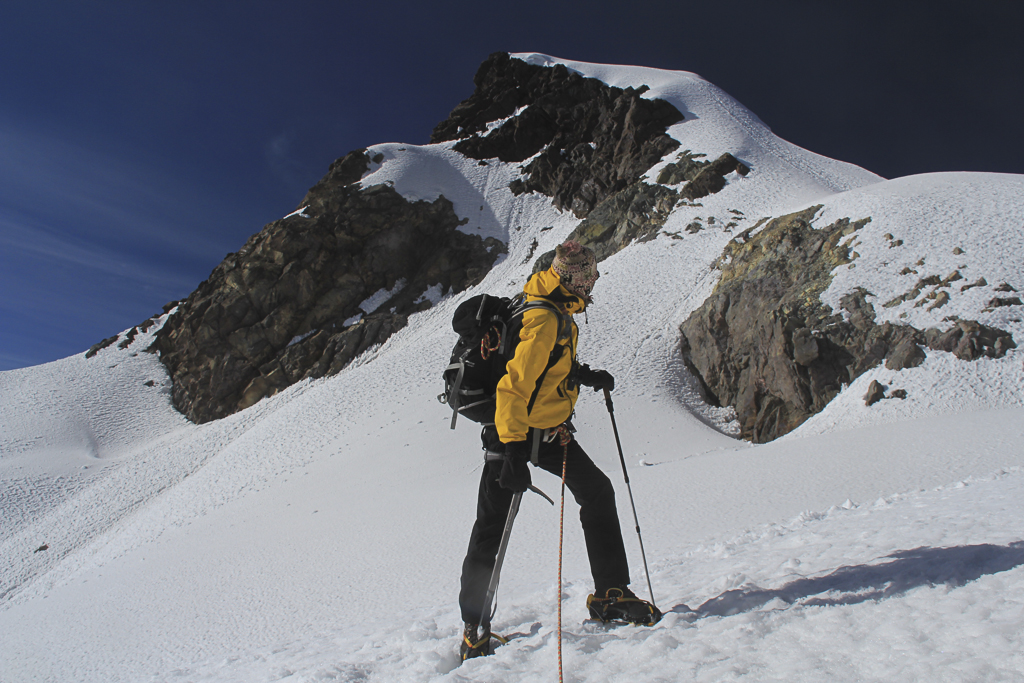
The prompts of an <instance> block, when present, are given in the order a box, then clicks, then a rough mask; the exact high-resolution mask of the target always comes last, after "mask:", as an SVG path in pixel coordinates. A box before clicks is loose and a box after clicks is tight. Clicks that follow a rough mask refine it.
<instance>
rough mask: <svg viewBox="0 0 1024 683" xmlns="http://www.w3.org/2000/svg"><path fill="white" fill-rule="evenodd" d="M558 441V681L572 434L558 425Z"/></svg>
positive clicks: (560, 672) (560, 678)
mask: <svg viewBox="0 0 1024 683" xmlns="http://www.w3.org/2000/svg"><path fill="white" fill-rule="evenodd" d="M559 430H560V431H561V433H560V434H559V441H560V442H561V444H562V507H561V510H559V512H558V683H564V679H563V678H562V537H563V531H564V530H565V463H566V461H567V460H568V459H569V441H571V440H572V435H571V434H570V433H569V430H568V429H565V427H559Z"/></svg>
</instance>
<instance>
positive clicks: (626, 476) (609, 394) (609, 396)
mask: <svg viewBox="0 0 1024 683" xmlns="http://www.w3.org/2000/svg"><path fill="white" fill-rule="evenodd" d="M604 402H605V405H607V406H608V415H609V417H611V419H612V432H614V434H615V446H616V448H618V449H619V462H620V463H622V478H623V479H625V480H626V490H627V491H629V505H630V507H632V508H633V522H634V523H635V524H636V537H637V538H639V539H640V557H642V558H643V560H644V574H645V575H646V576H647V590H648V591H649V592H650V594H651V604H652V605H653V604H655V602H654V589H653V588H651V573H650V572H649V571H648V570H647V553H645V552H644V537H643V536H641V535H640V519H639V518H638V517H637V516H636V503H634V502H633V488H632V487H631V486H630V485H629V474H628V473H627V472H626V457H625V456H624V455H622V443H621V442H620V441H619V428H618V426H617V425H616V424H615V408H614V407H612V392H610V391H608V389H607V388H605V390H604Z"/></svg>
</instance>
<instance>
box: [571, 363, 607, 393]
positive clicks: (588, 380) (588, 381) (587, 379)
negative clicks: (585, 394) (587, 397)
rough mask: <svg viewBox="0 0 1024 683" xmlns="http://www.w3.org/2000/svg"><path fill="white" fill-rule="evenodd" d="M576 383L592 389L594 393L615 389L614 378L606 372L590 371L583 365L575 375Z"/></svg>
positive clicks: (588, 367)
mask: <svg viewBox="0 0 1024 683" xmlns="http://www.w3.org/2000/svg"><path fill="white" fill-rule="evenodd" d="M576 381H577V382H579V383H580V384H582V385H583V386H586V387H594V391H601V390H602V389H607V390H608V391H613V390H614V389H615V378H614V377H612V373H610V372H608V371H607V370H591V369H590V366H589V365H587V364H586V363H584V364H583V365H581V366H580V367H579V370H578V371H577V373H576Z"/></svg>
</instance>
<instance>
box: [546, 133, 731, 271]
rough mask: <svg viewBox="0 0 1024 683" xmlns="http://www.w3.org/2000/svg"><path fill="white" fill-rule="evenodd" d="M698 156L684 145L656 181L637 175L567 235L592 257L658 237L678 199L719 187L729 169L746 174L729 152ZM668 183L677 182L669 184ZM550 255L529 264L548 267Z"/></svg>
mask: <svg viewBox="0 0 1024 683" xmlns="http://www.w3.org/2000/svg"><path fill="white" fill-rule="evenodd" d="M703 156H704V155H703V154H692V153H691V152H690V150H686V151H684V152H682V153H680V154H679V155H677V160H676V161H674V162H672V163H670V164H668V165H666V166H665V167H664V168H663V169H662V171H661V172H660V173H659V174H658V184H656V185H650V184H648V183H646V182H644V181H643V180H638V181H636V182H635V183H633V184H632V185H629V186H627V187H626V188H624V189H622V190H619V191H618V192H616V193H614V194H612V195H611V196H609V197H608V198H606V199H605V200H604V201H602V202H601V203H600V204H598V205H597V207H596V208H594V210H593V211H591V212H590V214H589V215H588V216H587V217H586V218H585V219H584V220H583V221H582V222H581V223H580V224H579V225H578V226H576V228H575V229H574V230H573V231H572V233H570V235H569V237H568V239H573V240H576V241H578V242H579V243H580V244H583V245H586V246H588V247H590V248H591V249H593V250H594V253H595V254H596V255H597V260H598V261H603V260H604V259H606V258H608V257H609V256H611V255H612V254H614V253H616V252H618V251H620V250H622V249H624V248H625V247H626V246H627V245H629V244H630V243H631V242H646V241H648V240H652V239H654V238H655V237H657V235H658V232H659V231H660V230H661V228H662V226H664V225H665V221H666V220H668V217H669V214H670V213H671V212H672V209H673V208H675V206H676V204H677V203H678V202H680V201H690V202H692V201H695V200H696V199H699V198H701V197H706V196H707V195H709V194H714V193H716V192H718V191H720V190H721V189H722V188H724V187H725V185H726V180H725V176H726V175H728V174H730V173H733V172H736V173H739V174H740V175H746V174H747V173H749V172H750V169H749V168H748V167H747V166H746V165H745V164H743V163H742V162H741V161H739V160H738V159H737V158H736V157H734V156H733V155H732V154H729V153H728V152H726V153H725V154H723V155H721V156H720V157H718V158H717V159H715V160H714V161H712V162H706V161H701V160H700V158H701V157H703ZM672 185H680V186H681V187H679V188H678V189H676V188H674V187H668V186H672ZM554 256H555V252H554V251H549V252H547V253H545V254H543V255H542V256H541V257H540V258H538V259H537V261H536V262H535V263H534V271H538V270H543V269H545V268H547V267H548V266H550V265H551V261H552V260H553V259H554Z"/></svg>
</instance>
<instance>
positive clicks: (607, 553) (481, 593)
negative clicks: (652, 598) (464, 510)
mask: <svg viewBox="0 0 1024 683" xmlns="http://www.w3.org/2000/svg"><path fill="white" fill-rule="evenodd" d="M532 437H533V430H530V436H529V438H528V441H529V440H530V439H532ZM483 440H484V445H485V447H486V446H491V447H492V448H493V446H494V445H498V447H499V448H500V442H499V441H498V438H497V432H496V431H495V430H494V428H493V427H487V428H485V430H484V434H483ZM562 453H563V446H562V445H560V444H559V443H558V441H557V440H556V441H554V442H553V443H541V445H540V452H539V457H538V465H539V466H540V467H541V468H542V469H545V470H547V471H548V472H551V473H552V474H554V475H555V476H557V477H559V478H561V476H562ZM500 474H501V461H500V460H497V461H490V462H486V463H485V464H484V471H483V474H482V475H481V476H480V492H479V495H478V496H477V508H476V523H475V524H473V533H472V534H471V535H470V537H469V550H468V551H467V552H466V559H465V561H464V562H463V563H462V591H461V592H460V593H459V606H460V607H461V608H462V619H463V621H465V622H467V623H472V624H479V623H480V621H481V611H482V609H483V602H484V598H485V597H486V595H487V584H488V583H489V582H490V579H491V571H492V569H493V568H494V559H495V557H496V556H497V554H498V546H499V545H501V534H502V531H504V528H505V520H506V518H507V517H508V510H509V507H510V506H511V505H512V492H511V491H509V490H508V489H503V488H501V486H499V485H498V475H500ZM565 485H566V487H567V488H568V489H569V491H570V492H571V493H572V495H573V497H574V498H575V499H576V502H577V503H578V504H579V506H580V522H581V523H582V525H583V535H584V538H585V539H586V542H587V555H588V556H589V558H590V571H591V573H592V574H593V576H594V586H595V590H596V591H597V592H598V593H603V592H604V590H606V589H607V588H610V587H612V586H626V585H628V584H629V566H628V564H627V562H626V549H625V546H623V544H622V530H621V529H620V528H619V516H618V513H617V512H616V510H615V490H614V489H613V488H612V483H611V481H610V480H609V479H608V477H607V476H605V474H604V472H602V471H601V470H600V469H599V468H598V467H597V465H595V464H594V462H593V461H592V460H591V459H590V456H588V455H587V454H586V452H585V451H584V450H583V448H581V447H580V445H579V444H578V443H577V442H576V439H573V440H572V441H571V442H570V443H569V446H568V457H567V460H566V466H565Z"/></svg>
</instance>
